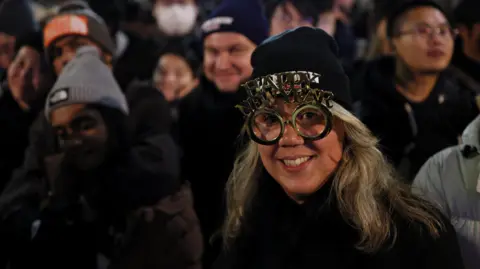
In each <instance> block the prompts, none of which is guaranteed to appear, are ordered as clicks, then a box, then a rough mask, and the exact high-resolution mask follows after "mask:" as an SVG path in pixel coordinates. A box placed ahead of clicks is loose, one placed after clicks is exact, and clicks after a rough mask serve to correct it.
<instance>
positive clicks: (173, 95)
mask: <svg viewBox="0 0 480 269" xmlns="http://www.w3.org/2000/svg"><path fill="white" fill-rule="evenodd" d="M153 80H154V82H155V86H156V87H157V89H159V90H160V91H161V92H162V93H163V95H164V96H165V99H167V101H168V102H172V101H174V100H175V99H177V98H181V97H183V96H185V95H186V94H188V92H190V91H191V90H192V89H193V87H194V86H193V85H194V82H195V77H194V75H193V71H192V69H190V66H189V65H188V63H187V62H186V60H185V59H184V58H182V57H179V56H177V55H174V54H165V55H163V56H162V57H160V59H159V61H158V65H157V68H156V70H155V74H154V77H153Z"/></svg>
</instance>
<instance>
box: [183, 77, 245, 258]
mask: <svg viewBox="0 0 480 269" xmlns="http://www.w3.org/2000/svg"><path fill="white" fill-rule="evenodd" d="M200 85H201V87H200V88H198V89H195V90H194V91H193V92H192V93H191V94H189V95H188V96H187V97H185V98H184V99H183V100H182V102H181V103H180V104H179V122H178V128H179V141H180V145H181V147H182V150H183V158H182V177H183V178H184V180H189V181H190V182H191V183H192V190H193V195H194V197H195V210H196V212H197V214H198V217H199V219H200V223H201V225H202V231H203V234H204V237H205V240H206V244H207V245H206V247H207V248H206V251H205V264H207V265H208V264H209V263H210V262H211V261H213V260H214V259H215V258H216V256H217V255H218V253H217V252H218V248H213V249H212V248H211V246H210V245H209V244H208V241H209V239H210V238H211V236H212V235H213V234H214V233H215V232H216V231H218V229H220V226H221V223H222V221H223V218H224V216H225V207H224V205H225V201H224V198H225V197H224V189H225V183H226V182H227V180H228V176H229V175H230V172H231V171H232V168H233V163H234V159H235V154H236V152H237V148H238V144H237V142H236V141H237V137H238V136H239V133H240V130H241V127H242V124H243V118H242V115H241V113H240V112H239V111H237V109H236V108H235V105H236V104H238V103H239V100H238V99H239V96H238V94H237V93H220V92H219V91H218V90H217V89H216V88H215V86H214V85H212V84H211V83H210V82H209V81H207V79H206V78H203V79H202V81H201V84H200Z"/></svg>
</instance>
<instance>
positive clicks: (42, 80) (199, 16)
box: [0, 0, 480, 269]
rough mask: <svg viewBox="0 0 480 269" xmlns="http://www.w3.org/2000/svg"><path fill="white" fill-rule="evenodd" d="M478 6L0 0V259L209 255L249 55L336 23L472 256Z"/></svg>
mask: <svg viewBox="0 0 480 269" xmlns="http://www.w3.org/2000/svg"><path fill="white" fill-rule="evenodd" d="M479 14H480V1H479V0H458V1H442V0H439V1H436V2H435V1H424V0H357V1H355V0H263V1H262V0H86V1H80V0H78V1H77V0H73V1H60V0H51V1H29V0H0V148H1V149H2V150H1V151H0V193H1V195H0V268H11V269H16V268H32V267H33V266H36V267H39V266H40V267H44V266H45V268H83V269H85V268H169V269H174V268H192V269H193V268H213V267H212V266H213V264H214V262H215V260H216V259H217V257H218V255H219V253H220V251H221V243H222V235H221V234H220V229H221V227H222V222H223V220H224V219H225V210H226V199H225V186H226V182H227V180H228V178H229V175H230V173H231V171H232V169H234V166H238V165H239V163H238V162H235V159H236V155H237V153H238V151H239V149H241V148H243V147H244V146H245V145H246V134H245V132H242V130H243V131H245V128H244V127H245V126H244V118H243V115H242V114H241V113H240V112H239V111H238V109H237V108H236V107H235V106H236V105H237V104H238V103H240V100H242V98H245V95H246V94H247V93H246V92H245V91H244V90H242V87H241V85H242V84H243V83H244V82H246V81H247V80H248V79H249V78H250V76H251V75H252V65H253V63H252V62H251V57H252V53H253V52H254V50H255V49H256V47H257V46H259V45H260V44H262V42H264V41H265V40H266V39H268V38H269V37H273V36H277V35H279V34H280V35H281V34H282V33H284V32H285V31H288V30H291V29H295V28H297V27H312V28H319V29H322V30H323V31H325V32H326V33H327V34H328V35H330V36H332V37H333V39H334V40H335V41H336V44H337V46H338V51H339V58H340V61H341V64H342V67H343V70H345V73H346V74H347V75H348V77H349V85H348V87H349V90H350V94H351V97H352V103H353V106H352V112H353V113H354V114H355V115H356V116H357V117H358V118H359V119H360V120H361V121H362V122H363V123H364V124H365V125H366V126H367V127H368V128H369V129H370V130H371V132H372V133H373V134H374V135H375V136H376V137H378V138H379V141H380V142H379V143H380V149H381V151H382V152H383V153H384V154H385V156H387V158H388V160H389V161H390V162H391V164H392V165H393V166H394V167H395V169H396V173H398V174H399V175H401V177H402V179H403V181H404V182H405V183H406V184H409V185H412V188H413V190H414V191H415V192H418V193H424V194H425V198H426V199H427V200H430V201H432V202H434V203H438V204H440V205H441V206H440V209H441V211H442V213H443V214H445V215H446V216H447V218H448V219H449V220H451V222H452V224H453V226H454V227H455V228H456V232H457V234H458V237H459V243H460V247H461V249H462V254H463V258H464V262H465V266H466V268H468V269H470V268H472V269H473V268H478V266H479V265H480V198H479V197H480V196H479V195H480V194H479V192H480V187H479V186H480V183H479V182H480V181H478V178H480V177H479V174H480V166H479V165H478V164H479V160H480V159H479V158H480V154H479V153H480V140H479V139H480V137H479V134H480V118H477V116H478V115H479V112H480V110H479V109H480V98H478V96H479V94H480V16H479ZM273 38H275V37H273ZM299 45H301V44H299ZM306 53H307V52H306ZM318 53H319V54H321V53H322V51H318ZM307 56H309V55H307ZM309 57H316V55H315V54H313V55H310V56H309ZM270 60H272V61H273V60H274V59H265V61H270ZM275 60H276V61H278V60H280V61H281V60H282V59H275ZM283 60H284V61H291V62H295V61H296V59H295V58H291V57H289V56H288V55H285V58H284V59H283ZM272 68H274V67H272ZM291 71H295V70H291ZM456 147H459V148H460V153H458V154H456V155H455V154H453V153H452V151H453V149H455V148H456ZM445 149H447V150H445ZM452 154H453V155H452ZM450 159H452V160H451V161H450ZM237 168H238V167H237ZM238 210H240V211H241V210H243V209H242V208H239V209H238ZM445 255H448V254H445ZM302 268H303V267H302ZM331 268H334V267H331ZM391 268H397V267H391ZM398 268H400V267H398ZM402 268H403V267H402ZM449 268H450V267H449ZM458 268H460V267H458Z"/></svg>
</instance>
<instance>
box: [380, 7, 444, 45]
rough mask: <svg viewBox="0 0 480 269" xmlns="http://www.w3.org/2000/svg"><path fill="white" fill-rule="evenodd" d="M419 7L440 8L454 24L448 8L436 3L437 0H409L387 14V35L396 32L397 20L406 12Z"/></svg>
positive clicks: (390, 35) (391, 35) (392, 34)
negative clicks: (447, 10)
mask: <svg viewBox="0 0 480 269" xmlns="http://www.w3.org/2000/svg"><path fill="white" fill-rule="evenodd" d="M418 7H432V8H434V9H437V10H439V11H440V12H442V13H443V15H445V17H446V18H447V20H448V21H449V22H450V23H451V24H452V20H451V16H450V15H449V14H448V13H447V12H446V10H445V9H444V8H443V7H442V6H441V5H439V4H438V3H436V2H435V1H430V0H407V1H406V2H404V3H401V4H399V5H398V6H396V7H395V9H394V10H393V11H392V12H391V13H390V14H388V16H387V37H388V38H392V37H393V36H394V35H395V33H394V31H395V29H394V28H395V24H396V22H397V20H398V19H399V18H400V17H401V16H402V15H403V14H405V13H407V12H409V11H410V10H412V9H415V8H418Z"/></svg>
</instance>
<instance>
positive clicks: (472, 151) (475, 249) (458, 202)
mask: <svg viewBox="0 0 480 269" xmlns="http://www.w3.org/2000/svg"><path fill="white" fill-rule="evenodd" d="M413 191H414V192H415V193H418V194H421V195H423V196H424V197H425V198H426V199H427V200H429V201H431V202H434V203H435V204H437V205H438V206H439V207H440V209H441V210H442V212H443V213H444V214H445V215H446V216H447V217H449V218H450V220H451V222H452V224H453V226H454V227H455V229H456V231H457V236H458V240H459V244H460V247H461V249H462V255H463V258H464V261H465V266H466V269H478V268H480V116H478V117H477V118H476V119H475V120H474V121H473V122H472V123H470V125H469V126H468V127H467V128H466V129H465V131H464V132H463V136H462V144H461V145H459V146H455V147H450V148H447V149H445V150H443V151H441V152H439V153H437V154H435V155H434V156H433V157H431V158H430V159H429V160H428V161H427V162H426V163H425V164H424V166H423V167H422V169H421V170H420V171H419V173H418V174H417V176H416V178H415V181H414V183H413Z"/></svg>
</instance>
